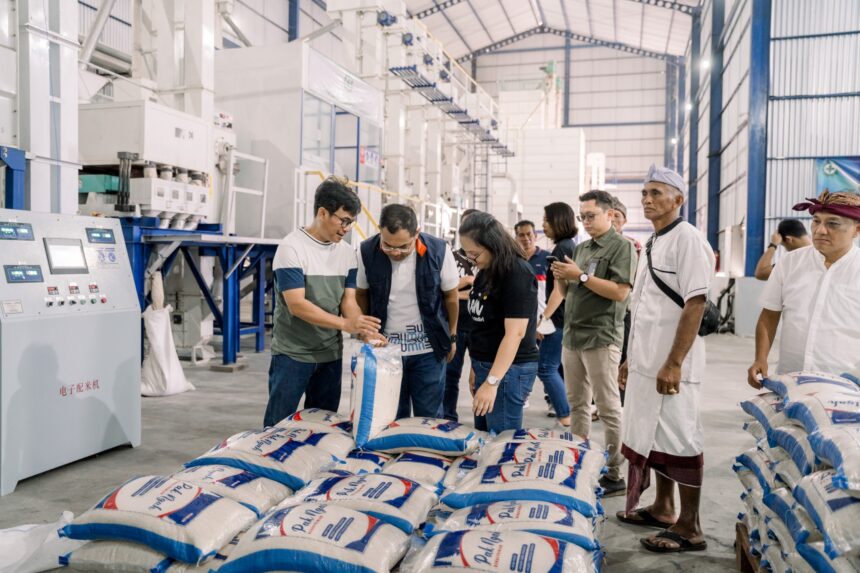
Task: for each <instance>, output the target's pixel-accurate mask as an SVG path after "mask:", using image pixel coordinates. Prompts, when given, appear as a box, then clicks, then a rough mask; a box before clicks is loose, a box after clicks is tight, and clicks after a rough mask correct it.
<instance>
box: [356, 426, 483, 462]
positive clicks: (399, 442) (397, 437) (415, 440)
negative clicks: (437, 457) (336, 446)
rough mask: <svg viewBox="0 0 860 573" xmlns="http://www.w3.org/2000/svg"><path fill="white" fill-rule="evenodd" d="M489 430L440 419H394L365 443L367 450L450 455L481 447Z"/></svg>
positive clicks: (474, 450)
mask: <svg viewBox="0 0 860 573" xmlns="http://www.w3.org/2000/svg"><path fill="white" fill-rule="evenodd" d="M485 438H486V433H484V432H479V431H478V430H476V429H475V428H472V427H469V426H465V425H463V424H460V423H458V422H452V421H450V420H444V419H441V418H404V419H402V420H397V421H396V422H392V423H391V424H390V425H389V426H388V427H387V428H386V429H385V430H383V431H382V432H380V433H379V434H378V435H377V436H376V437H375V438H373V439H372V440H370V441H369V442H367V443H366V444H365V445H364V449H365V450H372V451H375V452H385V453H389V454H399V453H402V452H407V451H423V452H430V453H434V454H441V455H443V456H448V457H459V456H468V455H470V454H473V453H474V452H476V451H477V450H478V448H480V447H481V446H482V445H483V444H484V441H485Z"/></svg>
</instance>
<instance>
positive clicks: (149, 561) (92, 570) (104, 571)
mask: <svg viewBox="0 0 860 573" xmlns="http://www.w3.org/2000/svg"><path fill="white" fill-rule="evenodd" d="M238 543H239V537H234V538H233V540H232V541H230V543H228V544H227V545H225V546H224V547H222V548H221V549H219V550H218V552H217V553H216V554H215V555H214V556H212V558H211V559H207V560H206V561H204V562H203V563H202V564H200V565H198V566H196V567H195V566H193V565H188V564H186V563H182V562H180V561H176V560H175V559H171V558H170V557H168V556H167V555H165V554H164V553H159V552H158V551H155V550H153V549H150V548H149V547H147V546H146V545H140V544H139V543H129V542H127V541H90V542H89V543H85V544H84V545H83V546H81V547H80V548H79V549H76V550H75V551H73V552H71V553H68V554H66V555H62V556H60V560H59V561H60V565H61V566H63V567H68V568H69V569H70V570H72V571H80V572H81V573H116V572H117V571H119V572H121V573H209V572H210V571H217V570H218V567H219V566H220V565H221V564H222V563H224V561H226V560H227V558H228V557H229V556H230V552H231V551H232V550H233V549H235V547H236V545H237V544H238Z"/></svg>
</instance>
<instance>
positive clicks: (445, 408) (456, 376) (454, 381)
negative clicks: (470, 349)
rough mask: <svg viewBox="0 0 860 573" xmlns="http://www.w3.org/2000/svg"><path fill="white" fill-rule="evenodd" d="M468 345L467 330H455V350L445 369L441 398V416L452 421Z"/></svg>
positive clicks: (455, 418)
mask: <svg viewBox="0 0 860 573" xmlns="http://www.w3.org/2000/svg"><path fill="white" fill-rule="evenodd" d="M467 346H469V331H468V330H458V331H457V352H456V353H454V359H453V360H452V361H451V362H449V363H448V367H447V368H446V371H445V396H444V397H443V398H442V417H443V418H445V419H446V420H452V421H454V422H456V421H458V420H459V417H458V416H457V400H458V398H459V397H460V378H461V377H462V375H463V362H464V361H465V358H466V347H467Z"/></svg>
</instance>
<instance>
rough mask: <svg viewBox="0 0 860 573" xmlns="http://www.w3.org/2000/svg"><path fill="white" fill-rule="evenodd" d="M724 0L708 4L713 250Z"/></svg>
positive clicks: (717, 232) (720, 146)
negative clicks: (709, 8) (709, 18)
mask: <svg viewBox="0 0 860 573" xmlns="http://www.w3.org/2000/svg"><path fill="white" fill-rule="evenodd" d="M725 18H726V3H725V0H713V4H712V5H711V70H710V71H711V79H710V83H711V86H710V87H711V99H710V102H709V104H708V109H709V110H710V122H709V123H710V129H709V131H708V142H709V144H708V242H709V243H710V244H711V248H712V249H714V251H718V250H719V247H720V244H719V243H720V188H721V186H722V168H721V163H722V162H721V157H720V156H721V154H722V152H723V125H722V123H723V122H722V115H723V46H722V43H721V41H720V40H721V39H722V37H723V28H724V27H725Z"/></svg>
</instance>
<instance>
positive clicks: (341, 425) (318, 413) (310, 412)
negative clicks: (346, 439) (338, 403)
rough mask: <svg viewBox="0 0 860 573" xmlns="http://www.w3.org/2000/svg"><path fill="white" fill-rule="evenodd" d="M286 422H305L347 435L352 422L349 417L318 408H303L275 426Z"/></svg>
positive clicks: (350, 430) (350, 429)
mask: <svg viewBox="0 0 860 573" xmlns="http://www.w3.org/2000/svg"><path fill="white" fill-rule="evenodd" d="M287 422H306V423H311V424H319V425H321V426H325V427H327V428H333V429H338V430H340V431H341V432H345V433H347V434H349V433H351V432H352V422H350V421H349V416H344V415H342V414H338V413H337V412H332V411H331V410H321V409H320V408H305V409H304V410H299V411H298V412H296V413H295V414H290V415H289V416H287V417H286V418H284V419H283V420H281V421H280V422H278V423H277V424H275V426H281V425H283V424H286V423H287Z"/></svg>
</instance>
